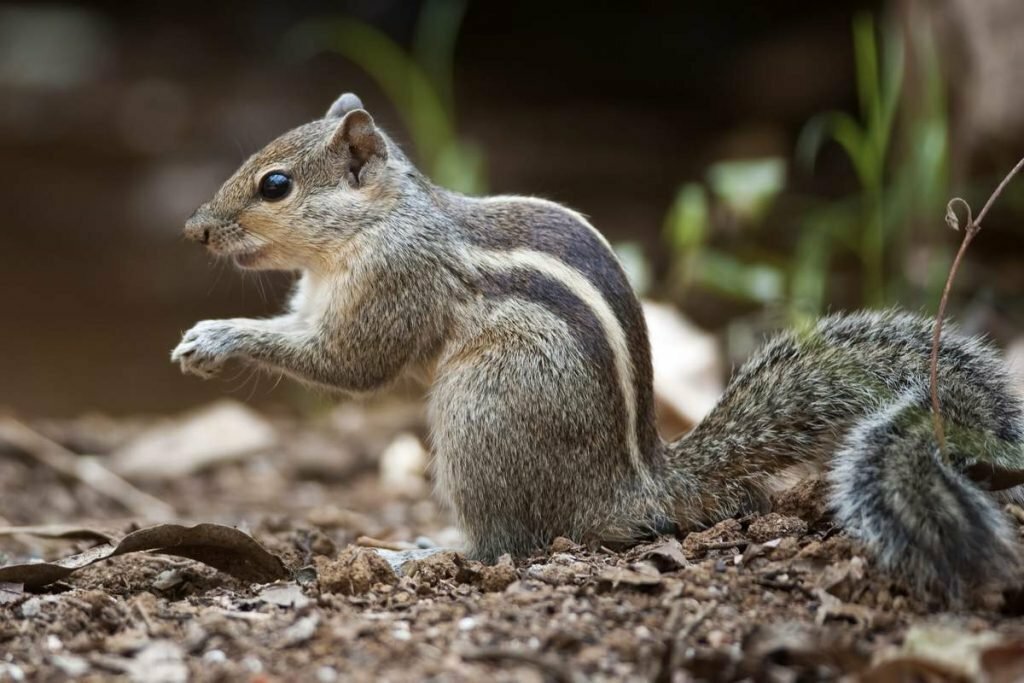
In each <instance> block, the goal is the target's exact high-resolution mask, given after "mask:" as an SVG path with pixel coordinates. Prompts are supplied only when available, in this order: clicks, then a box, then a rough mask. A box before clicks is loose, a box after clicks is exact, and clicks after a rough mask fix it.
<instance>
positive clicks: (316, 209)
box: [185, 93, 411, 270]
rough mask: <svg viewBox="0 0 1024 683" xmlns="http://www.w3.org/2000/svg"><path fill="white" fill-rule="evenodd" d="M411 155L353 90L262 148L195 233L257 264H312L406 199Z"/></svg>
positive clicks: (208, 206) (189, 229)
mask: <svg viewBox="0 0 1024 683" xmlns="http://www.w3.org/2000/svg"><path fill="white" fill-rule="evenodd" d="M410 168H411V167H410V165H409V162H408V161H407V160H406V159H405V157H404V156H403V155H402V153H401V152H400V151H399V150H398V148H397V147H396V146H395V145H394V144H393V143H391V142H390V141H389V140H388V139H387V137H386V136H385V134H384V133H383V132H382V131H381V130H380V129H379V128H378V127H377V126H376V124H375V123H374V121H373V117H371V116H370V114H369V113H368V112H367V111H366V110H365V109H364V108H363V104H362V102H361V101H360V100H359V98H358V97H356V96H355V95H353V94H352V93H345V94H343V95H342V96H341V97H339V98H338V99H337V100H335V102H334V104H332V105H331V107H330V108H329V109H328V110H327V114H326V115H325V116H324V118H322V119H319V120H317V121H313V122H311V123H307V124H305V125H303V126H299V127H298V128H295V129H294V130H291V131H289V132H287V133H285V134H284V135H282V136H281V137H279V138H277V139H276V140H274V141H273V142H271V143H270V144H268V145H267V146H266V147H264V148H263V149H261V150H260V151H259V152H257V153H256V154H254V155H252V156H251V157H250V158H249V159H248V160H246V161H245V163H243V164H242V166H241V167H240V168H239V169H238V170H237V171H235V173H234V174H233V175H232V176H231V177H230V178H229V179H228V180H227V182H225V183H224V185H222V186H221V188H220V189H219V190H217V193H216V194H215V195H214V197H213V199H211V200H210V201H208V202H206V203H205V204H203V205H202V206H200V207H199V208H198V209H197V210H196V212H195V213H194V214H193V215H192V217H191V218H189V219H188V221H187V222H186V224H185V235H186V237H188V238H189V239H192V240H195V241H197V242H200V243H201V244H204V245H206V246H207V248H209V249H210V251H212V252H213V253H215V254H218V255H221V256H227V257H230V258H232V259H233V260H234V261H235V263H236V264H237V265H239V266H240V267H243V268H253V269H277V270H299V269H312V268H316V267H317V266H318V265H325V261H326V262H328V263H329V260H330V259H331V258H334V257H336V255H338V254H340V253H344V249H341V248H340V247H343V246H344V245H345V244H346V243H348V242H349V241H350V240H351V239H352V238H353V237H354V236H355V235H357V234H358V233H359V232H360V231H362V230H365V229H367V228H369V227H372V226H373V225H374V224H376V223H377V222H378V221H380V220H381V219H382V218H383V217H384V216H385V215H386V213H387V211H388V210H389V208H390V207H391V206H393V205H394V203H395V202H396V201H397V200H398V199H399V198H400V197H401V195H402V193H403V188H404V184H405V183H407V182H408V180H409V179H408V173H407V172H408V170H409V169H410Z"/></svg>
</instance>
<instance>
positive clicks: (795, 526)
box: [747, 512, 807, 543]
mask: <svg viewBox="0 0 1024 683" xmlns="http://www.w3.org/2000/svg"><path fill="white" fill-rule="evenodd" d="M806 533H807V522H805V521H804V520H802V519H800V518H799V517H788V516H786V515H780V514H779V513H777V512H769V513H768V514H767V515H763V516H761V517H758V518H757V519H755V520H754V521H753V522H751V523H750V526H749V527H747V536H748V537H750V539H751V540H752V541H754V542H756V543H763V542H765V541H770V540H772V539H774V538H782V537H783V536H802V535H804V534H806Z"/></svg>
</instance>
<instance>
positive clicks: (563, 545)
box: [551, 536, 578, 553]
mask: <svg viewBox="0 0 1024 683" xmlns="http://www.w3.org/2000/svg"><path fill="white" fill-rule="evenodd" d="M577 547H578V546H577V545H576V544H575V543H573V542H572V541H571V540H570V539H568V538H566V537H565V536H557V537H555V540H553V541H551V552H552V553H567V552H569V551H570V550H573V549H575V548H577Z"/></svg>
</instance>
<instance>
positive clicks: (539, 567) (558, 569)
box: [526, 564, 576, 586]
mask: <svg viewBox="0 0 1024 683" xmlns="http://www.w3.org/2000/svg"><path fill="white" fill-rule="evenodd" d="M526 578H528V579H536V580H537V581H543V582H544V583H546V584H549V585H551V586H561V585H562V584H566V583H570V582H572V580H573V579H575V578H576V574H575V573H573V571H572V569H571V568H569V567H564V566H562V565H558V564H534V565H530V566H529V567H527V568H526Z"/></svg>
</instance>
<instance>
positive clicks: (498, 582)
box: [479, 555, 519, 593]
mask: <svg viewBox="0 0 1024 683" xmlns="http://www.w3.org/2000/svg"><path fill="white" fill-rule="evenodd" d="M518 579H519V572H517V571H516V566H515V564H513V563H512V557H511V556H510V555H502V556H501V557H499V558H498V561H497V562H496V563H495V564H494V565H491V566H487V565H485V566H484V567H482V568H481V569H480V579H479V581H480V590H482V591H484V592H485V593H494V592H498V591H503V590H505V589H506V588H508V587H509V585H511V584H512V583H513V582H514V581H516V580H518Z"/></svg>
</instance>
